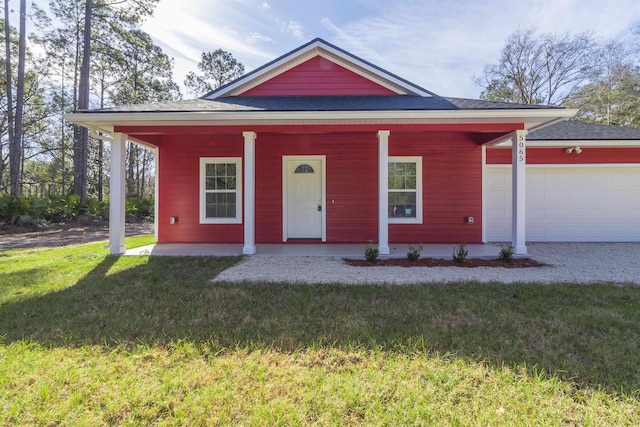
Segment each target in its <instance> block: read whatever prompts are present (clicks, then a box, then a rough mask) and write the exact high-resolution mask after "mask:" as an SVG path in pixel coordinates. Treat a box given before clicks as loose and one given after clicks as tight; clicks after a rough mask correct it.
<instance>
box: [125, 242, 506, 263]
mask: <svg viewBox="0 0 640 427" xmlns="http://www.w3.org/2000/svg"><path fill="white" fill-rule="evenodd" d="M365 246H366V245H364V244H353V245H342V244H335V245H334V244H260V245H256V254H255V255H252V256H258V257H259V256H279V257H339V258H355V259H357V258H364V249H365ZM456 246H457V245H455V244H434V245H424V246H423V249H422V252H421V254H420V256H421V257H422V258H451V255H452V253H453V250H454V247H456ZM389 248H390V252H391V254H390V255H382V256H380V258H404V257H406V256H407V252H408V251H409V245H408V244H398V245H389ZM467 250H468V251H469V254H468V257H469V258H496V257H497V256H498V254H499V253H500V246H499V245H495V244H471V245H467ZM125 255H153V256H238V255H242V245H222V244H188V243H184V244H177V243H172V244H155V245H147V246H142V247H139V248H134V249H129V250H127V252H126V253H125Z"/></svg>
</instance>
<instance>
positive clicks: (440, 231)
mask: <svg viewBox="0 0 640 427" xmlns="http://www.w3.org/2000/svg"><path fill="white" fill-rule="evenodd" d="M159 145H160V155H159V162H160V185H159V209H158V220H159V230H158V231H159V242H160V243H170V242H172V243H178V242H192V243H242V241H243V228H242V224H229V225H218V224H215V225H214V224H199V164H200V157H222V156H227V157H231V156H233V157H239V156H242V150H243V142H242V135H241V133H240V132H238V133H237V134H234V135H216V136H203V135H198V136H188V135H184V136H180V135H173V136H165V137H164V138H163V140H162V141H161V142H160V144H159ZM377 147H378V140H377V135H376V132H357V133H356V132H352V133H346V132H344V133H325V134H282V133H258V139H257V141H256V242H257V243H279V242H282V156H286V155H292V156H293V155H299V156H302V155H324V156H326V170H327V177H326V190H327V194H326V198H327V206H326V207H325V209H326V214H327V242H328V243H364V242H366V241H368V240H374V241H376V240H377V234H378V213H377V210H378V172H377V163H378V160H377V159H378V148H377ZM389 154H390V155H391V156H422V158H423V166H422V167H423V202H424V210H423V224H390V225H389V240H390V242H391V243H402V242H411V243H418V242H424V243H439V242H453V243H460V242H468V243H475V242H480V241H481V238H482V231H481V224H482V218H481V211H482V209H481V150H480V148H479V147H477V146H476V144H474V143H473V141H472V140H471V139H470V138H468V137H467V136H465V134H464V133H454V132H421V133H402V132H394V130H393V129H392V130H391V137H390V143H389ZM170 216H177V217H178V223H177V224H175V225H171V224H169V217H170ZM467 216H474V217H475V219H476V221H475V223H474V224H472V225H469V224H465V223H464V218H465V217H467Z"/></svg>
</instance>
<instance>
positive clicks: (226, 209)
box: [200, 157, 242, 224]
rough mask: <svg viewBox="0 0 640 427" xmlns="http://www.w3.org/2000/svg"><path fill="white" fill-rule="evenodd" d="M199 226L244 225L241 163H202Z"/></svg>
mask: <svg viewBox="0 0 640 427" xmlns="http://www.w3.org/2000/svg"><path fill="white" fill-rule="evenodd" d="M200 223H202V224H240V223H242V159H241V158H240V157H203V158H201V159H200Z"/></svg>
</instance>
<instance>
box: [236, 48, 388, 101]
mask: <svg viewBox="0 0 640 427" xmlns="http://www.w3.org/2000/svg"><path fill="white" fill-rule="evenodd" d="M396 93H397V92H395V91H394V90H391V89H390V88H388V87H384V86H382V85H380V84H378V83H376V82H374V81H372V80H370V79H368V78H366V77H363V76H362V75H360V74H358V73H356V72H354V71H351V70H348V69H346V68H345V67H343V66H341V65H339V64H337V63H335V62H333V61H330V60H329V59H327V58H324V57H322V56H320V55H318V56H315V57H313V58H311V59H309V60H307V61H305V62H303V63H302V64H300V65H296V66H295V67H293V68H291V69H289V70H287V71H285V72H283V73H281V74H277V75H276V76H275V77H273V78H271V79H269V80H267V81H265V82H264V83H261V84H259V85H258V86H255V87H253V88H251V89H249V90H247V91H245V92H242V94H241V95H240V96H318V95H324V96H327V95H333V96H336V95H395V94H396Z"/></svg>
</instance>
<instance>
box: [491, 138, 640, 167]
mask: <svg viewBox="0 0 640 427" xmlns="http://www.w3.org/2000/svg"><path fill="white" fill-rule="evenodd" d="M571 146H572V145H571V143H568V144H567V145H566V147H562V148H532V147H529V148H527V164H531V165H545V164H549V165H565V164H568V165H586V164H599V163H640V148H595V147H582V153H580V154H575V153H573V154H567V153H565V151H564V150H565V149H566V148H568V147H571ZM487 164H489V165H507V164H509V165H510V164H511V148H493V149H488V150H487Z"/></svg>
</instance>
